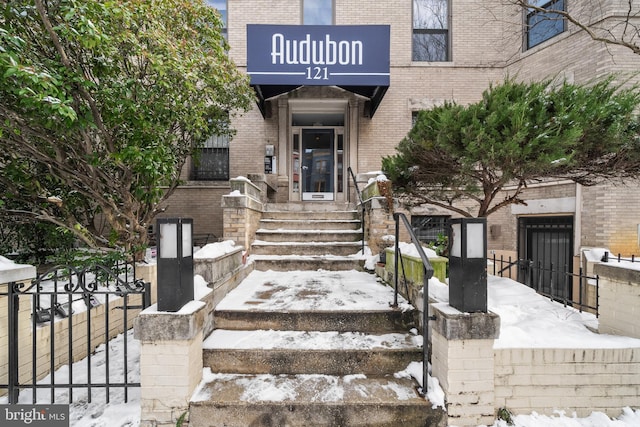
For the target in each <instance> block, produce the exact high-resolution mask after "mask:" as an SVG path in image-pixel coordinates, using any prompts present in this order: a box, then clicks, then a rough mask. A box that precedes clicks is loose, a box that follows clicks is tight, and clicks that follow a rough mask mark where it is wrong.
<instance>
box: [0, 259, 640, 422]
mask: <svg viewBox="0 0 640 427" xmlns="http://www.w3.org/2000/svg"><path fill="white" fill-rule="evenodd" d="M254 273H256V276H259V277H260V279H262V280H264V281H266V282H269V283H270V284H271V285H270V286H267V288H269V289H264V290H265V291H269V292H277V293H279V296H280V298H278V300H279V302H277V303H267V302H266V299H265V300H260V299H258V300H257V302H258V303H260V304H266V305H267V306H268V307H269V308H272V309H282V308H287V307H288V308H291V299H292V298H293V297H294V295H299V292H303V293H304V292H305V291H306V290H309V288H308V287H310V286H315V287H316V288H315V290H316V291H317V290H318V288H317V287H318V286H320V287H321V286H323V285H328V286H333V287H337V288H338V289H341V288H342V289H343V290H342V291H339V293H340V292H342V295H341V300H342V301H343V302H342V303H343V304H347V305H351V307H353V308H354V309H359V310H365V309H376V308H379V307H381V305H385V306H388V303H389V301H388V300H383V298H384V297H385V296H387V295H388V288H383V287H382V286H380V285H378V284H376V283H375V281H374V280H372V276H371V275H369V274H367V273H361V272H355V271H353V272H346V273H345V274H346V276H345V277H346V279H339V278H338V275H337V274H327V275H325V277H326V278H325V279H322V280H321V281H317V280H316V282H315V283H314V282H313V280H314V279H317V278H318V275H317V273H316V272H306V271H298V272H294V274H296V275H297V276H298V277H297V278H298V279H303V280H302V282H303V283H306V285H304V286H302V287H300V288H298V289H294V290H289V289H287V287H288V285H289V284H290V279H284V278H283V275H282V273H278V272H254ZM329 273H331V272H329ZM252 274H253V273H252ZM196 283H197V284H198V294H203V293H205V291H204V290H203V289H201V288H202V287H203V283H202V280H200V279H199V280H197V281H196ZM346 283H355V284H356V285H357V286H358V287H360V290H361V291H362V293H361V296H362V300H361V301H356V300H355V299H353V300H352V299H351V296H350V295H348V294H347V293H346V290H344V286H345V284H346ZM242 286H243V285H240V286H239V287H238V288H236V289H239V291H238V292H242ZM245 286H246V285H245ZM305 286H306V287H305ZM488 286H489V288H488V295H489V301H488V306H489V309H490V310H491V311H493V312H495V313H497V314H499V315H500V318H501V333H500V338H499V339H498V340H497V341H496V344H495V345H496V347H574V346H578V347H581V348H594V347H609V348H610V347H640V340H638V339H633V338H627V337H617V336H611V335H599V334H595V333H593V332H591V331H590V330H589V329H587V327H586V326H591V327H594V326H597V319H595V317H593V316H592V315H589V314H585V313H579V312H577V311H576V310H574V309H572V308H567V307H563V306H562V304H558V303H555V302H551V301H550V300H548V299H547V298H544V297H541V296H539V295H537V294H536V293H535V292H533V291H532V290H531V289H529V288H527V287H526V286H524V285H521V284H519V283H517V282H514V281H511V280H509V279H503V278H498V277H494V276H489V279H488ZM429 287H430V295H431V296H432V297H434V298H436V299H438V300H440V301H444V302H446V301H448V289H447V286H446V285H445V284H443V283H440V282H439V281H438V280H436V279H431V281H430V283H429ZM232 294H233V293H230V294H229V298H228V299H225V301H224V302H223V304H226V305H228V306H230V307H234V306H235V307H237V306H238V304H241V303H240V300H239V299H238V298H236V297H234V295H232ZM300 304H305V303H304V301H301V300H298V301H297V303H296V307H295V308H296V309H301V305H300ZM323 304H326V305H327V306H330V305H333V306H335V304H336V299H333V298H325V299H324V302H322V303H321V304H320V305H321V306H322V305H323ZM316 308H318V306H317V304H316ZM332 308H333V307H332ZM549 331H553V334H550V333H549ZM123 336H124V335H120V336H118V337H117V338H115V339H114V340H112V341H111V342H109V344H108V349H109V358H110V360H111V361H112V362H113V361H116V360H121V359H122V356H121V355H122V353H123ZM127 337H128V340H129V345H128V381H129V382H139V381H140V377H139V371H140V366H139V351H140V347H139V342H138V341H136V340H134V339H133V338H132V332H131V331H129V332H128V333H127ZM326 337H327V340H328V342H330V341H331V336H330V335H327V336H326ZM347 337H348V335H347ZM348 341H349V340H348V339H347V342H348ZM374 344H375V343H374ZM300 345H305V344H304V340H301V343H300ZM327 345H330V344H327ZM334 345H335V344H334ZM345 345H347V344H345ZM106 348H107V346H104V345H103V346H100V347H99V348H98V350H97V351H96V353H95V354H94V355H93V356H92V357H91V364H92V366H93V370H92V376H93V378H94V379H97V381H103V380H104V372H105V370H104V366H105V355H106ZM86 364H87V360H86V359H85V360H82V361H79V362H77V363H75V364H74V365H73V381H74V382H75V383H83V382H86V380H87V368H86ZM68 372H69V367H68V366H65V367H62V368H60V369H59V370H58V371H56V375H55V378H56V381H63V380H64V381H66V380H67V378H68ZM421 372H422V365H421V364H420V363H412V364H411V365H409V366H408V367H407V369H406V370H405V371H402V372H399V373H397V374H396V375H397V376H407V375H408V376H412V377H414V378H416V379H418V380H420V379H421V376H422V373H421ZM123 375H124V366H123V365H122V364H121V365H120V366H115V365H112V366H111V367H110V376H111V377H112V378H114V381H122V378H123ZM101 376H102V377H101ZM354 379H355V378H354ZM430 381H431V382H432V383H431V384H430V393H431V394H430V395H429V398H430V400H431V401H432V402H439V401H443V398H444V396H442V395H441V388H440V387H439V385H438V383H437V379H435V378H430ZM42 382H43V383H45V384H46V383H48V382H50V378H49V377H47V378H45V379H44V380H43V381H42ZM269 384H273V382H269V381H266V382H265V385H266V386H268V385H269ZM264 392H265V393H267V392H269V393H271V392H273V393H275V392H277V390H275V391H274V390H273V389H271V388H268V387H267V388H266V389H265V391H264ZM104 393H105V391H104V389H99V388H94V389H93V391H92V401H91V403H89V402H88V396H87V392H86V390H83V389H75V390H74V393H73V397H74V401H73V403H72V404H71V406H70V418H71V426H73V427H94V426H95V427H102V426H105V427H107V426H108V427H119V426H122V427H124V426H131V427H135V426H138V425H139V424H140V391H139V390H138V389H136V388H132V389H131V390H130V391H129V402H128V403H124V394H123V391H122V389H117V388H112V389H111V390H110V403H108V404H107V403H105V395H104ZM49 397H50V393H49V392H48V391H46V390H39V392H38V397H37V403H42V404H48V403H50V402H49ZM55 401H56V402H57V403H65V402H67V401H68V391H67V390H59V391H57V392H56V398H55ZM20 402H21V403H31V393H30V392H28V391H24V392H22V393H21V394H20ZM3 403H7V400H6V397H5V398H0V404H3ZM513 421H514V425H515V426H516V427H638V426H640V410H638V409H636V410H632V409H630V408H621V415H620V416H619V417H617V420H611V419H609V418H608V417H607V416H606V415H605V414H603V413H593V414H592V415H591V416H589V417H586V418H576V417H575V416H574V415H572V414H568V413H564V412H558V413H557V414H555V415H553V416H546V415H540V414H536V413H533V414H530V415H517V416H514V417H513ZM494 427H507V423H506V422H505V421H497V422H496V423H495V424H494Z"/></svg>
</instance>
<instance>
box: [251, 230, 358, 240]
mask: <svg viewBox="0 0 640 427" xmlns="http://www.w3.org/2000/svg"><path fill="white" fill-rule="evenodd" d="M361 238H362V231H360V230H306V231H302V230H267V229H264V228H260V229H258V230H257V231H256V239H257V240H263V241H268V242H357V241H359V240H360V239H361Z"/></svg>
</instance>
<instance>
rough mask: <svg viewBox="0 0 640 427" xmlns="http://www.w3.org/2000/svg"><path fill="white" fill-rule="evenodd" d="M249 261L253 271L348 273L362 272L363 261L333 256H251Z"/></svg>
mask: <svg viewBox="0 0 640 427" xmlns="http://www.w3.org/2000/svg"><path fill="white" fill-rule="evenodd" d="M251 260H252V261H253V262H255V269H256V270H260V271H268V270H273V271H292V270H305V271H316V270H330V271H348V270H362V266H363V265H364V260H363V259H360V258H354V257H347V256H334V255H331V256H313V255H306V256H303V255H252V256H251Z"/></svg>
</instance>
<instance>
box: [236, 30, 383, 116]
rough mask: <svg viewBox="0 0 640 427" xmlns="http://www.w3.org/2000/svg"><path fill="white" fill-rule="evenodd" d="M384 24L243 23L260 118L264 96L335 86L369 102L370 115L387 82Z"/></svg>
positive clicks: (265, 108)
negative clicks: (302, 88) (308, 88)
mask: <svg viewBox="0 0 640 427" xmlns="http://www.w3.org/2000/svg"><path fill="white" fill-rule="evenodd" d="M389 48H390V27H389V26H388V25H258V24H250V25H247V74H249V76H250V77H251V85H252V86H253V88H254V90H255V91H256V94H257V96H258V106H259V108H260V111H261V112H262V115H263V117H266V116H267V115H268V112H267V103H266V101H267V100H268V99H269V98H273V97H274V96H278V95H282V94H284V93H288V92H290V91H292V90H295V89H297V88H299V87H301V86H337V87H339V88H342V89H345V90H347V91H349V92H352V93H355V94H358V95H360V96H363V97H365V98H367V99H368V101H367V103H366V104H365V115H367V116H368V117H373V115H374V113H375V112H376V110H377V109H378V106H379V105H380V102H381V101H382V98H383V97H384V94H385V93H386V91H387V89H388V88H389V80H390V72H389V68H390V60H389Z"/></svg>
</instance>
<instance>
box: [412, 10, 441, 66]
mask: <svg viewBox="0 0 640 427" xmlns="http://www.w3.org/2000/svg"><path fill="white" fill-rule="evenodd" d="M449 38H450V34H449V0H413V48H412V51H413V52H412V58H413V60H414V61H428V62H437V61H449V60H450V59H449V58H450V52H449V50H450V49H449Z"/></svg>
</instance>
